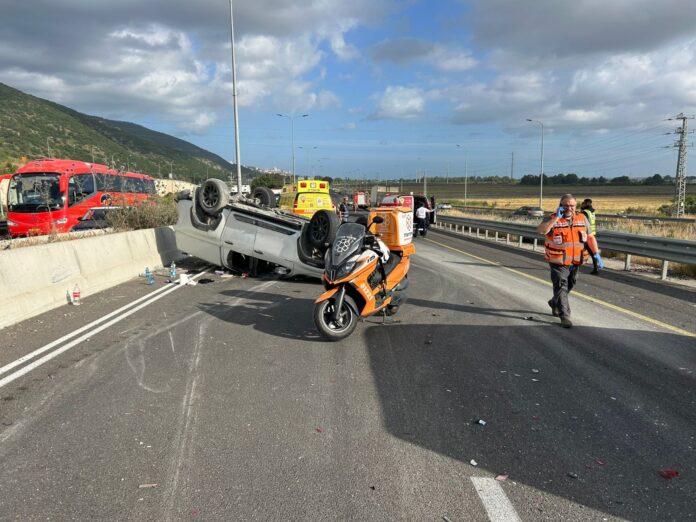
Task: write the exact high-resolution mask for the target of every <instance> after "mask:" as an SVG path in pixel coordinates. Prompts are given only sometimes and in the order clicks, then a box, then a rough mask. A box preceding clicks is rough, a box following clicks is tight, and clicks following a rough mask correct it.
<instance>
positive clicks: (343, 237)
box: [331, 223, 366, 266]
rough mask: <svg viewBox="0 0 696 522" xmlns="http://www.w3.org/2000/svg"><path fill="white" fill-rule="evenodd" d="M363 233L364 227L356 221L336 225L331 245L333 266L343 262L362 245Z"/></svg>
mask: <svg viewBox="0 0 696 522" xmlns="http://www.w3.org/2000/svg"><path fill="white" fill-rule="evenodd" d="M365 233H366V231H365V227H364V226H363V225H360V224H358V223H343V224H342V225H341V226H340V227H338V231H337V232H336V239H334V242H333V245H331V260H332V264H333V266H338V265H340V264H341V263H343V262H344V261H345V260H346V259H347V258H348V257H350V256H352V255H353V254H354V253H355V252H356V251H357V250H358V249H359V248H360V247H361V246H362V243H363V239H364V237H365Z"/></svg>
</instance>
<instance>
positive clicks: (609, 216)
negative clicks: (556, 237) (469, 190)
mask: <svg viewBox="0 0 696 522" xmlns="http://www.w3.org/2000/svg"><path fill="white" fill-rule="evenodd" d="M452 208H454V209H456V210H461V211H472V212H488V213H491V214H500V215H506V216H510V215H512V213H513V212H514V211H515V209H503V208H493V207H472V206H466V207H463V206H461V205H457V206H454V207H452ZM516 217H522V218H523V217H524V216H516ZM595 217H596V218H597V219H598V220H605V221H616V220H619V219H630V220H633V221H650V222H653V223H681V224H684V225H693V224H696V220H695V219H692V218H673V217H661V216H639V215H633V214H630V215H629V214H596V216H595Z"/></svg>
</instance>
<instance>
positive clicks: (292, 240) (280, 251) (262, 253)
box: [252, 219, 299, 268]
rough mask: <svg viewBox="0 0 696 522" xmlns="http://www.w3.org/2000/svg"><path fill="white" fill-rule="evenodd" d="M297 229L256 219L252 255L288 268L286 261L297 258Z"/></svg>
mask: <svg viewBox="0 0 696 522" xmlns="http://www.w3.org/2000/svg"><path fill="white" fill-rule="evenodd" d="M298 236H299V231H298V230H296V229H293V228H291V227H286V226H283V225H282V224H281V223H278V222H273V221H271V220H264V219H257V221H256V240H255V241H254V250H253V253H252V255H253V256H254V257H258V258H259V259H263V260H265V261H270V262H271V263H276V264H278V265H283V266H286V267H288V268H292V266H288V261H293V262H295V261H296V260H297V238H298Z"/></svg>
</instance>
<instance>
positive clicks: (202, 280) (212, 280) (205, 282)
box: [198, 277, 215, 285]
mask: <svg viewBox="0 0 696 522" xmlns="http://www.w3.org/2000/svg"><path fill="white" fill-rule="evenodd" d="M198 282H199V283H200V284H202V285H207V284H209V283H214V282H215V280H214V279H210V278H208V277H204V278H203V279H199V280H198Z"/></svg>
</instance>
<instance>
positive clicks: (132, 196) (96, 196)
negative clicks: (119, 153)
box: [7, 159, 155, 237]
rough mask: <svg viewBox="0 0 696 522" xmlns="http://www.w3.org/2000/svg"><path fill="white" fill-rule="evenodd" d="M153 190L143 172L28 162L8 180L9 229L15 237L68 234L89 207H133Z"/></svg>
mask: <svg viewBox="0 0 696 522" xmlns="http://www.w3.org/2000/svg"><path fill="white" fill-rule="evenodd" d="M154 194H155V180H154V178H152V177H150V176H148V175H146V174H140V173H137V172H118V171H116V170H113V169H110V168H109V167H107V166H106V165H99V164H97V163H86V162H84V161H75V160H66V159H41V160H36V161H30V162H29V163H27V164H26V165H24V166H22V167H20V168H18V169H17V171H16V172H15V173H14V174H13V175H12V178H11V179H10V185H9V188H8V192H7V231H8V232H9V233H10V235H11V236H13V237H16V236H33V235H39V234H50V233H53V232H67V231H69V230H70V229H71V228H72V227H73V226H74V225H75V224H76V223H78V218H79V217H81V216H83V215H84V214H85V212H87V210H89V209H90V208H92V207H97V206H101V205H133V204H135V203H136V202H139V201H144V200H147V199H148V198H149V197H150V196H151V195H154Z"/></svg>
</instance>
